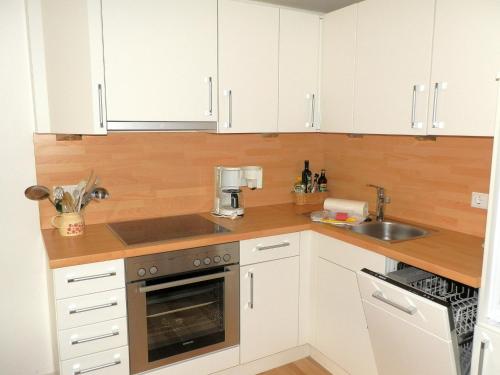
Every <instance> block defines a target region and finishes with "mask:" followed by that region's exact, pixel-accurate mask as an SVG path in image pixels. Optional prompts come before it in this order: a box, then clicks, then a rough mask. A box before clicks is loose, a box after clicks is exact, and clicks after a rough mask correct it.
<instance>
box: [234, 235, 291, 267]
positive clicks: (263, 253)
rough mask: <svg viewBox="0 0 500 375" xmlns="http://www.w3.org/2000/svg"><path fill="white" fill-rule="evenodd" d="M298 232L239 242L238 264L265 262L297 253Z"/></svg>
mask: <svg viewBox="0 0 500 375" xmlns="http://www.w3.org/2000/svg"><path fill="white" fill-rule="evenodd" d="M299 249H300V233H288V234H282V235H279V236H269V237H259V238H254V239H251V240H245V241H241V242H240V264H241V265H242V266H244V265H246V264H252V263H260V262H266V261H269V260H275V259H280V258H286V257H291V256H295V255H299Z"/></svg>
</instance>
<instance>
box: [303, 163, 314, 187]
mask: <svg viewBox="0 0 500 375" xmlns="http://www.w3.org/2000/svg"><path fill="white" fill-rule="evenodd" d="M311 182H312V173H311V171H310V170H309V160H304V170H303V171H302V186H304V193H310V192H311Z"/></svg>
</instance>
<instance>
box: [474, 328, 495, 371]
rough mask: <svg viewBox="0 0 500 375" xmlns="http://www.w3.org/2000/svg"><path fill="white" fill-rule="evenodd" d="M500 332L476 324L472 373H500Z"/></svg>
mask: <svg viewBox="0 0 500 375" xmlns="http://www.w3.org/2000/svg"><path fill="white" fill-rule="evenodd" d="M499 353H500V333H499V332H498V330H497V329H496V330H493V329H491V328H485V327H483V326H476V328H475V330H474V345H473V352H472V367H471V374H477V375H496V374H500V354H499Z"/></svg>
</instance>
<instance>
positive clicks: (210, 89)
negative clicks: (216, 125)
mask: <svg viewBox="0 0 500 375" xmlns="http://www.w3.org/2000/svg"><path fill="white" fill-rule="evenodd" d="M206 82H207V83H208V111H207V116H212V113H213V103H212V102H213V100H212V86H213V84H212V77H208V78H207V79H206Z"/></svg>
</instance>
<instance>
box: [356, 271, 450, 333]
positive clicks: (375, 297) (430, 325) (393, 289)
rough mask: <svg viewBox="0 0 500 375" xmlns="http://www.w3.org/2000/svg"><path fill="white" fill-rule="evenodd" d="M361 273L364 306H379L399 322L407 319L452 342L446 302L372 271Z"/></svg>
mask: <svg viewBox="0 0 500 375" xmlns="http://www.w3.org/2000/svg"><path fill="white" fill-rule="evenodd" d="M368 272H369V273H367V272H364V271H359V272H358V283H359V289H360V291H361V297H362V299H363V303H366V302H368V303H369V304H371V305H373V306H376V307H378V308H379V309H381V310H383V311H385V312H387V313H388V314H390V315H391V316H393V317H395V318H396V319H400V320H404V321H406V322H408V323H410V324H411V325H413V326H416V327H419V328H421V329H423V330H425V331H427V332H430V333H432V334H434V335H435V336H438V337H440V338H442V339H444V340H446V341H449V340H451V325H450V315H449V312H448V307H447V305H446V304H445V303H443V302H442V301H438V300H437V299H436V300H432V299H431V298H432V297H425V296H423V295H422V294H420V293H419V291H417V290H415V289H413V288H411V287H408V286H405V285H404V284H401V283H397V282H395V281H393V280H389V279H388V278H385V277H384V276H383V275H380V274H376V273H374V272H371V271H368Z"/></svg>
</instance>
